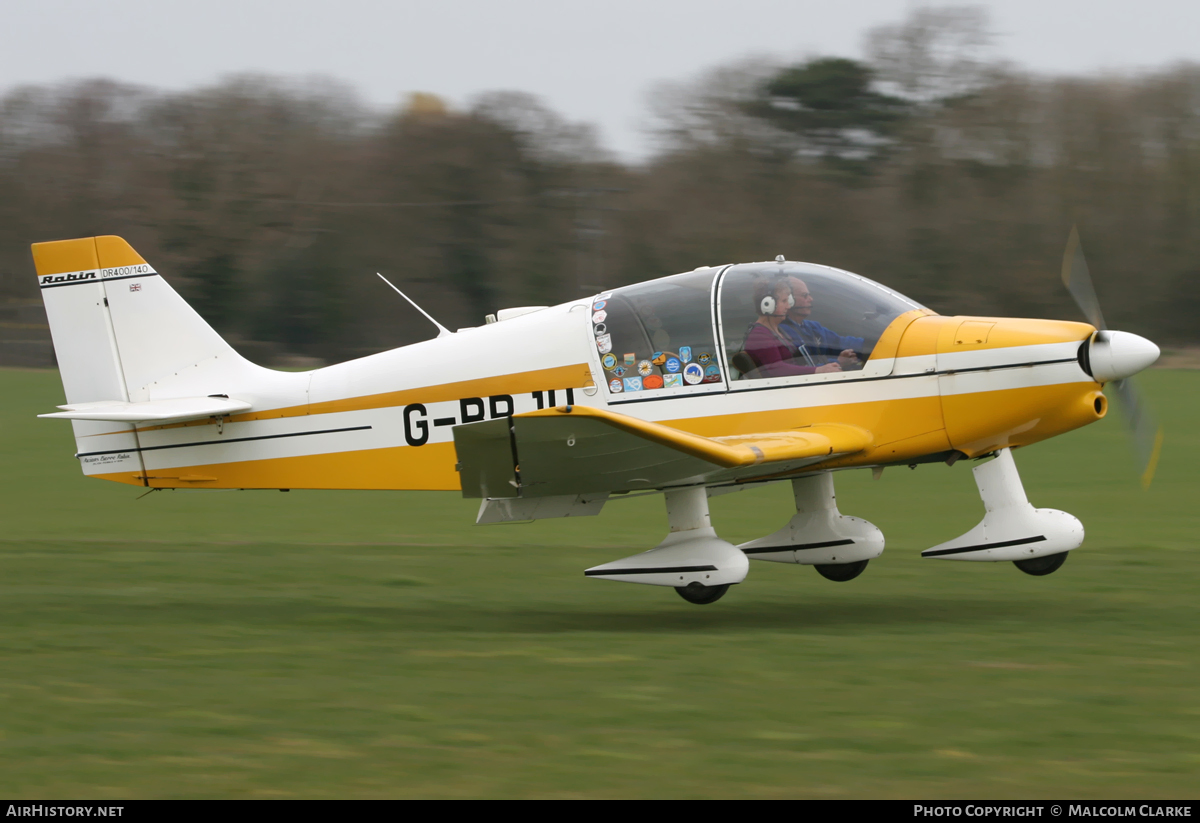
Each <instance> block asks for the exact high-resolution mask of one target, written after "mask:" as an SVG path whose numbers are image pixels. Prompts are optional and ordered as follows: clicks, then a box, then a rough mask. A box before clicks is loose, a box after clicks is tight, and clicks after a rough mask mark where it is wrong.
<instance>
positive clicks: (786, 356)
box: [719, 263, 922, 380]
mask: <svg viewBox="0 0 1200 823" xmlns="http://www.w3.org/2000/svg"><path fill="white" fill-rule="evenodd" d="M719 304H720V312H721V332H722V336H723V338H724V341H723V342H724V344H725V352H726V359H727V362H728V363H729V366H730V378H731V379H734V380H754V379H760V378H770V377H792V376H801V375H809V374H816V373H833V372H841V371H856V370H858V369H861V368H862V366H863V364H864V363H865V362H866V361H867V359H868V358H869V357H870V356H871V351H872V349H873V348H874V347H875V343H876V342H877V341H878V340H879V337H880V335H882V334H883V331H884V329H886V328H887V327H888V325H889V324H890V323H891V322H892V320H894V319H895V318H896V317H898V316H899V315H901V314H903V313H904V312H907V311H911V310H913V309H919V308H922V307H921V306H920V305H919V304H918V303H914V302H913V301H911V300H909V299H908V298H906V297H904V296H902V295H900V294H897V293H896V292H894V291H892V290H891V289H888V288H886V287H884V286H881V285H880V284H878V283H876V282H874V281H872V280H868V279H867V278H865V277H859V276H858V275H856V274H850V273H849V272H845V271H841V270H839V269H832V268H829V267H827V266H817V265H813V264H808V263H783V264H780V263H751V264H746V265H740V266H733V267H732V268H730V269H729V270H728V271H727V272H726V273H725V275H724V277H722V279H721V293H720V298H719Z"/></svg>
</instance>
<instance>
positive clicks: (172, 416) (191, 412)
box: [38, 397, 250, 423]
mask: <svg viewBox="0 0 1200 823" xmlns="http://www.w3.org/2000/svg"><path fill="white" fill-rule="evenodd" d="M59 408H60V409H62V411H60V412H54V413H52V414H39V415H38V417H47V418H51V419H55V420H112V421H114V422H119V423H148V422H151V421H153V422H155V423H165V422H175V421H181V420H196V419H199V418H203V417H222V416H224V415H227V414H240V413H241V412H244V411H249V410H250V404H249V403H247V402H246V401H245V400H232V399H230V398H228V397H178V398H173V399H171V400H149V401H145V402H142V403H125V402H122V401H119V400H102V401H100V402H98V403H75V404H73V405H67V406H59Z"/></svg>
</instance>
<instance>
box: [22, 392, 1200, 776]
mask: <svg viewBox="0 0 1200 823" xmlns="http://www.w3.org/2000/svg"><path fill="white" fill-rule="evenodd" d="M1143 383H1144V386H1145V387H1146V389H1147V390H1148V391H1149V393H1150V394H1151V396H1152V397H1153V398H1154V399H1155V402H1156V405H1157V408H1158V410H1159V413H1160V415H1161V417H1162V418H1163V422H1164V423H1165V425H1166V426H1167V431H1168V436H1167V449H1166V451H1165V453H1164V455H1163V459H1162V463H1161V467H1160V470H1159V474H1158V478H1157V479H1156V481H1155V486H1154V488H1153V489H1152V490H1151V491H1150V492H1148V493H1144V492H1142V490H1141V489H1140V488H1139V487H1138V484H1137V480H1136V476H1135V475H1136V473H1135V471H1134V469H1133V466H1132V458H1131V457H1130V454H1129V449H1128V447H1127V446H1126V444H1125V442H1124V436H1123V433H1122V431H1121V427H1120V420H1119V418H1118V415H1116V414H1115V413H1114V414H1113V415H1112V417H1110V418H1109V419H1107V420H1105V421H1102V422H1101V423H1099V424H1097V425H1095V426H1091V427H1089V428H1087V429H1084V430H1081V431H1079V432H1075V433H1072V434H1070V435H1067V436H1065V437H1061V438H1058V439H1056V440H1053V441H1050V442H1048V443H1044V444H1041V445H1039V446H1035V447H1033V448H1029V449H1025V450H1023V451H1022V452H1020V453H1018V454H1017V462H1018V465H1019V466H1020V467H1021V469H1022V471H1023V474H1024V478H1025V482H1026V487H1027V489H1028V491H1029V494H1030V497H1031V499H1032V500H1033V501H1034V502H1035V503H1036V504H1037V505H1041V506H1052V507H1056V508H1062V509H1065V510H1066V511H1070V512H1072V513H1073V514H1075V515H1077V516H1079V517H1080V518H1081V519H1082V520H1083V521H1084V524H1085V525H1086V527H1087V529H1088V538H1087V541H1086V543H1085V544H1084V546H1083V547H1082V548H1081V549H1079V550H1078V551H1076V552H1074V553H1073V554H1072V557H1071V558H1070V560H1069V561H1068V562H1067V564H1066V565H1065V566H1064V567H1063V568H1062V570H1061V571H1059V572H1058V573H1056V574H1054V575H1052V576H1050V577H1045V578H1034V577H1029V576H1026V575H1024V574H1021V573H1020V572H1018V571H1017V570H1016V569H1015V568H1013V566H1012V565H1011V564H1008V563H1004V564H976V563H950V562H937V561H927V560H926V561H923V560H921V559H920V558H919V557H918V552H919V550H920V549H923V548H927V547H929V546H931V545H933V544H935V543H938V542H940V541H942V540H946V539H949V538H950V537H953V536H954V535H956V534H958V533H960V532H962V531H965V530H966V529H967V528H969V527H970V526H972V525H974V523H975V522H977V520H978V519H979V516H980V515H981V513H982V510H981V506H980V503H979V501H978V497H977V494H976V491H975V487H974V484H973V483H972V481H971V477H970V466H969V465H968V464H959V465H957V466H955V467H953V468H947V467H945V466H940V465H939V466H922V467H920V468H918V469H917V470H916V471H909V470H907V469H899V470H897V469H888V470H887V471H886V472H885V473H884V476H883V478H882V479H881V480H879V481H872V480H871V477H870V474H869V473H868V472H862V471H860V472H844V473H841V474H839V475H838V477H837V483H838V490H839V502H840V504H841V508H842V510H843V511H845V512H847V513H849V514H855V515H860V516H863V517H866V518H868V519H870V520H872V521H873V522H875V523H876V524H877V525H879V526H880V527H881V528H882V529H883V531H884V533H885V534H886V535H887V537H888V550H887V551H886V552H885V554H884V556H883V557H882V558H880V559H879V560H876V561H873V562H872V563H871V567H870V568H869V569H868V570H867V572H866V573H865V574H864V575H863V576H862V577H860V578H859V579H857V580H855V581H853V582H851V583H844V584H838V583H832V582H829V581H826V580H824V579H822V578H820V577H819V576H818V575H817V574H816V573H815V572H814V571H813V570H811V569H807V568H802V567H792V566H784V565H779V564H772V563H754V564H752V566H751V572H750V577H749V578H748V579H747V581H746V583H745V584H743V585H741V586H738V587H735V588H734V589H732V590H731V591H730V593H729V594H728V595H727V596H726V597H725V599H723V600H722V601H720V602H719V603H717V604H714V605H712V606H704V607H698V606H692V605H689V604H687V603H685V602H683V601H682V600H681V599H680V598H678V597H677V596H676V595H675V593H674V592H671V591H669V590H667V589H660V588H657V587H651V586H633V585H626V584H617V583H611V582H605V581H596V580H587V579H585V578H584V577H583V575H582V571H583V569H584V568H586V567H588V566H590V565H594V564H596V563H600V562H603V561H606V560H610V559H615V558H617V557H621V556H624V555H626V554H630V553H632V552H634V551H638V550H642V549H645V548H649V547H650V546H652V545H654V543H656V542H657V541H658V540H659V539H660V538H661V537H662V535H663V534H664V532H665V526H666V524H665V516H664V514H663V511H662V505H661V500H660V499H658V498H645V499H638V500H630V501H624V502H615V503H612V504H610V505H609V506H608V507H607V508H606V510H605V511H604V513H603V515H602V516H600V517H597V518H584V519H579V520H567V521H546V522H541V523H536V524H532V525H523V526H493V527H475V526H473V525H471V524H472V522H473V515H474V510H475V504H474V503H472V502H471V501H463V500H461V499H459V498H458V496H457V495H456V494H450V493H420V492H414V493H383V492H380V493H372V492H365V493H364V492H302V491H295V492H291V493H290V494H280V493H278V492H225V493H215V492H214V493H171V492H162V493H157V494H152V495H150V496H148V497H146V498H145V499H141V500H139V499H137V497H138V495H139V494H140V492H139V490H137V489H134V488H130V487H124V486H118V485H116V484H109V483H102V482H99V481H89V480H85V479H84V478H83V477H82V476H81V475H80V473H79V469H78V467H77V464H76V461H75V460H73V459H72V458H71V453H72V451H73V443H72V441H71V438H70V434H69V431H68V427H67V425H66V424H63V423H60V422H56V421H45V420H37V419H35V418H34V415H35V414H36V413H38V412H41V411H47V410H50V409H52V408H53V406H54V405H55V404H56V403H58V402H62V401H61V388H60V386H59V384H58V379H57V375H56V374H54V373H52V372H34V371H16V370H7V371H0V391H2V392H3V396H4V398H5V401H4V403H3V408H2V410H0V455H2V456H3V458H4V462H3V467H4V471H3V476H0V522H2V523H3V527H4V528H3V530H2V534H0V796H19V797H46V798H65V797H81V796H84V797H94V798H109V797H112V798H129V797H481V796H486V797H532V796H540V797H583V796H588V797H974V798H981V797H990V798H1003V797H1191V798H1194V797H1196V796H1197V795H1198V794H1200V792H1198V789H1197V787H1198V786H1200V780H1198V779H1197V777H1198V774H1200V688H1198V687H1197V679H1198V677H1197V676H1198V674H1200V663H1198V661H1200V615H1198V613H1197V593H1198V592H1200V586H1198V584H1197V580H1198V572H1200V560H1198V557H1197V553H1196V552H1195V551H1194V547H1195V544H1196V534H1197V531H1198V527H1200V514H1198V512H1200V505H1198V500H1200V496H1198V494H1197V492H1198V491H1200V483H1198V477H1200V475H1198V472H1197V469H1196V466H1197V464H1198V463H1200V430H1198V428H1197V426H1196V421H1195V409H1196V408H1197V407H1200V372H1185V371H1173V372H1171V371H1159V372H1153V373H1150V374H1148V375H1146V379H1145V380H1144V381H1143ZM789 504H790V499H789V488H788V487H787V486H786V484H784V485H775V486H771V487H768V488H765V489H759V490H754V491H746V492H742V493H739V494H733V495H728V496H725V497H720V498H716V499H714V500H713V513H714V520H715V521H716V525H717V527H718V531H719V532H720V533H721V534H722V535H723V536H725V537H726V538H728V539H732V540H735V541H742V540H747V539H750V538H752V537H757V536H761V535H762V534H765V533H767V532H768V531H772V530H774V529H775V528H777V527H778V526H779V525H781V524H782V523H783V522H784V521H785V520H786V519H787V517H788V516H789V515H790V505H789Z"/></svg>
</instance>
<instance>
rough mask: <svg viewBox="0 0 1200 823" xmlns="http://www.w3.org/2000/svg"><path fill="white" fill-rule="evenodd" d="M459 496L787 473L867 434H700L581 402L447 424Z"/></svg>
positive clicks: (840, 429) (849, 430) (839, 430)
mask: <svg viewBox="0 0 1200 823" xmlns="http://www.w3.org/2000/svg"><path fill="white" fill-rule="evenodd" d="M454 440H455V448H456V450H457V452H458V459H459V471H460V473H461V479H462V488H463V496H465V497H517V496H520V497H542V496H546V495H563V494H583V493H587V492H602V491H628V490H633V489H656V488H662V487H664V486H669V485H680V484H683V483H706V482H718V481H725V480H735V479H742V478H750V477H760V476H764V475H769V474H777V473H780V472H787V471H792V470H794V469H796V468H800V467H802V466H806V465H810V464H813V463H818V462H820V461H822V460H825V459H827V458H829V457H833V456H836V455H843V454H850V453H853V452H857V451H860V450H862V449H863V448H866V447H867V446H869V445H870V444H871V442H872V437H871V434H870V432H868V431H866V430H865V429H861V428H859V427H857V426H850V425H846V424H841V423H825V424H818V425H814V426H807V427H804V428H799V429H793V430H791V431H785V432H770V433H764V434H746V435H732V436H727V437H702V436H700V435H696V434H690V433H688V432H684V431H680V430H679V429H675V428H672V427H670V426H664V425H662V424H661V423H651V422H648V421H645V420H639V419H637V418H635V417H630V416H628V415H624V414H618V413H616V412H611V411H606V410H603V409H595V408H590V407H586V406H559V407H557V408H551V409H543V410H541V411H535V412H528V413H526V414H521V415H517V416H515V417H513V418H512V423H511V426H509V425H508V421H506V420H489V421H486V422H485V423H473V424H468V425H465V426H457V427H455V429H454Z"/></svg>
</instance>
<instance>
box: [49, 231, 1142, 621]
mask: <svg viewBox="0 0 1200 823" xmlns="http://www.w3.org/2000/svg"><path fill="white" fill-rule="evenodd" d="M33 258H34V262H35V264H36V269H37V275H38V280H39V285H40V287H41V293H42V297H43V299H44V301H45V306H46V313H47V315H48V317H49V322H50V328H51V333H52V335H53V339H54V348H55V354H56V356H57V358H58V363H59V370H60V373H61V376H62V381H63V388H64V390H65V394H66V404H65V405H63V406H60V407H59V408H60V411H58V412H54V413H49V414H43V415H40V416H41V417H48V418H57V419H66V420H70V421H71V422H72V426H73V428H74V433H75V442H76V446H77V454H76V455H75V456H76V458H77V459H78V460H79V462H80V465H81V466H82V468H83V473H84V474H85V475H87V476H89V477H98V478H102V479H105V480H113V481H116V482H119V483H128V484H130V485H133V486H141V487H145V488H149V489H283V490H288V489H443V490H452V489H461V490H462V493H463V495H464V496H465V497H468V498H478V499H479V500H480V501H481V502H480V508H479V514H478V517H477V522H478V523H481V524H485V523H500V522H512V521H527V520H536V519H541V518H551V517H576V516H586V515H595V514H597V513H598V512H599V511H600V510H601V508H602V507H603V506H604V505H605V503H606V502H607V501H609V500H610V499H612V498H614V497H619V496H628V495H631V494H639V493H659V492H661V493H662V494H663V495H664V497H665V500H666V509H667V516H668V521H669V524H670V531H669V533H668V534H667V536H666V537H665V538H664V539H663V540H662V542H661V543H659V544H658V545H657V546H656V547H655V548H653V549H650V550H649V551H645V552H642V553H640V554H635V555H633V556H631V557H626V558H623V559H620V560H615V561H613V562H610V563H605V564H603V565H599V566H596V567H594V568H591V569H587V570H586V571H585V574H586V575H587V576H589V577H595V578H602V579H606V580H617V581H625V582H631V583H643V584H649V585H654V586H668V587H671V588H674V589H675V590H676V591H677V592H679V594H680V595H681V596H682V597H683V598H684V599H685V600H687V601H689V602H691V603H700V604H703V603H711V602H713V601H715V600H717V599H718V598H720V597H721V596H722V595H723V594H725V592H726V591H727V590H728V588H729V586H730V585H732V584H735V583H740V582H742V580H743V579H745V577H746V573H747V571H748V569H749V561H750V560H751V559H754V560H767V561H775V562H781V563H794V564H799V565H811V566H815V567H816V569H817V571H818V572H820V573H821V574H822V575H823V576H825V577H826V578H829V579H831V580H836V581H845V580H850V579H852V578H854V577H856V576H858V575H859V574H860V573H861V572H862V571H863V569H864V568H865V567H866V565H867V563H868V561H869V560H871V559H872V558H875V557H878V556H879V555H880V554H881V553H882V552H883V548H884V537H883V534H882V533H881V532H880V530H879V529H878V528H876V527H875V526H874V525H872V524H871V523H869V522H867V521H866V520H862V519H860V518H856V517H849V516H845V515H842V514H841V513H840V512H839V511H838V508H837V503H836V498H835V494H834V487H833V472H834V471H836V470H841V469H851V468H871V469H873V470H874V471H876V472H880V471H882V470H883V468H884V467H887V466H915V465H916V464H919V463H935V462H944V463H948V464H953V463H954V462H955V461H956V460H959V459H962V458H983V457H985V456H994V459H992V460H989V461H987V462H982V463H980V465H978V466H977V467H976V468H975V469H974V476H975V481H976V484H977V485H978V487H979V492H980V495H981V497H982V499H983V502H984V504H985V509H986V514H985V515H984V518H983V520H982V521H981V522H980V523H979V525H978V526H976V527H975V528H973V529H971V530H970V531H968V532H967V533H965V534H963V535H961V536H959V537H957V538H955V539H953V540H950V541H947V542H944V543H941V544H940V545H937V546H934V547H932V548H930V549H928V550H926V551H924V552H923V553H922V554H923V556H925V557H930V558H938V559H943V560H974V561H1013V562H1015V563H1016V565H1017V567H1018V568H1020V569H1021V570H1022V571H1024V572H1027V573H1029V574H1033V575H1043V574H1048V573H1050V572H1053V571H1054V570H1056V569H1057V568H1058V567H1059V566H1060V565H1061V564H1062V562H1063V560H1064V559H1065V558H1066V556H1067V552H1069V551H1071V550H1072V549H1075V548H1077V547H1078V546H1079V545H1081V543H1082V542H1083V536H1084V532H1083V526H1082V525H1081V524H1080V522H1079V521H1078V520H1077V519H1075V518H1074V517H1072V516H1071V515H1069V514H1066V513H1064V512H1060V511H1054V510H1050V509H1036V508H1034V507H1033V506H1032V505H1031V504H1030V503H1029V501H1028V499H1027V498H1026V495H1025V491H1024V489H1023V487H1022V484H1021V479H1020V477H1019V475H1018V473H1017V469H1016V465H1015V463H1014V462H1013V458H1012V454H1011V451H1010V450H1012V449H1015V448H1018V447H1021V446H1028V445H1030V444H1033V443H1037V442H1039V441H1041V440H1045V439H1046V438H1049V437H1053V436H1055V435H1058V434H1062V433H1063V432H1067V431H1070V430H1072V429H1076V428H1079V427H1080V426H1084V425H1087V424H1088V423H1092V422H1094V421H1096V420H1099V419H1100V418H1102V417H1104V415H1105V413H1106V411H1107V399H1106V398H1105V395H1104V394H1103V393H1102V391H1101V389H1102V387H1103V385H1104V384H1105V383H1108V382H1110V381H1115V382H1116V386H1117V388H1118V391H1119V393H1120V394H1121V395H1122V396H1124V397H1126V398H1127V399H1128V400H1129V401H1130V403H1129V406H1130V408H1131V409H1133V410H1134V411H1135V414H1134V423H1135V434H1136V435H1137V436H1138V442H1140V443H1142V444H1143V447H1144V448H1143V452H1144V454H1143V464H1144V466H1145V469H1146V475H1145V476H1146V479H1147V480H1148V478H1149V476H1150V475H1151V474H1152V472H1153V464H1154V462H1155V460H1156V459H1157V453H1158V449H1159V448H1160V447H1161V442H1162V441H1161V433H1156V432H1155V431H1154V428H1153V425H1152V424H1150V423H1149V421H1148V418H1147V417H1145V415H1144V413H1143V409H1144V407H1143V404H1141V402H1140V400H1139V398H1138V397H1137V395H1136V393H1135V390H1134V388H1133V385H1132V384H1131V383H1130V382H1129V380H1128V378H1130V377H1132V375H1134V374H1135V373H1137V372H1139V371H1141V370H1142V369H1145V368H1146V367H1148V366H1149V365H1150V364H1151V363H1153V362H1154V360H1155V359H1157V357H1158V354H1159V350H1158V347H1157V346H1155V345H1154V344H1153V343H1151V342H1150V341H1149V340H1146V339H1145V338H1142V337H1139V336H1137V335H1134V334H1130V333H1126V332H1119V331H1108V330H1107V329H1106V328H1105V326H1104V321H1103V317H1102V316H1101V314H1100V310H1099V305H1098V303H1097V302H1096V299H1095V294H1094V291H1093V289H1092V286H1091V282H1090V279H1089V276H1088V273H1087V267H1086V263H1085V262H1084V258H1083V255H1082V252H1081V250H1080V248H1079V244H1078V238H1077V235H1076V234H1075V233H1074V232H1072V235H1071V240H1070V242H1069V244H1068V248H1067V253H1066V255H1065V256H1064V263H1063V279H1064V281H1065V282H1066V284H1067V286H1068V288H1069V289H1070V290H1071V292H1072V294H1073V295H1074V296H1075V297H1076V300H1077V302H1078V303H1079V304H1080V307H1081V308H1082V309H1083V311H1084V314H1085V316H1087V317H1088V318H1089V320H1091V323H1090V324H1087V323H1077V322H1066V321H1059V320H1028V319H1009V318H998V317H944V316H940V315H938V314H935V313H934V312H932V311H930V310H929V309H926V308H924V307H923V306H921V305H918V304H917V303H915V302H913V301H912V300H909V299H908V298H906V297H904V296H903V295H900V294H898V293H896V292H894V291H892V290H891V289H888V288H886V287H885V286H882V285H880V284H878V283H875V282H873V281H871V280H868V279H866V278H864V277H860V276H857V275H855V274H851V273H849V272H845V271H841V270H838V269H834V268H830V267H827V266H821V265H814V264H809V263H796V262H789V261H787V260H785V259H784V258H783V257H782V256H780V257H777V258H776V259H775V260H774V261H768V262H762V263H750V264H740V265H724V266H714V267H701V268H697V269H696V270H694V271H691V272H686V273H683V274H678V275H675V276H672V277H664V278H661V279H658V280H652V281H649V282H645V283H640V284H636V285H632V286H626V287H623V288H618V289H613V290H611V291H608V292H604V293H601V294H597V295H595V296H593V297H589V298H586V299H580V300H573V301H570V302H568V303H564V304H562V305H558V306H553V307H524V308H514V309H508V310H502V311H499V312H497V313H496V315H494V316H489V317H488V318H487V320H488V322H487V323H485V324H484V325H482V326H479V327H476V328H469V329H459V330H458V331H457V332H453V333H452V332H450V331H449V330H448V329H445V328H443V327H441V326H440V325H439V326H438V328H439V333H438V336H437V337H435V338H433V339H430V340H426V341H424V342H421V343H416V344H413V345H410V346H404V347H401V348H398V349H394V350H392V351H386V352H382V353H379V354H374V355H371V356H369V357H363V358H360V359H357V360H352V361H349V362H346V363H340V364H337V365H333V366H328V367H325V368H320V369H315V370H312V371H308V372H280V371H274V370H271V369H267V368H263V367H261V366H257V365H255V364H253V363H251V362H249V361H248V360H246V359H245V358H243V357H241V356H240V355H239V354H238V353H237V352H236V351H234V350H233V348H231V347H230V346H229V344H227V343H226V342H225V341H224V340H223V339H222V338H221V337H220V336H219V335H218V334H217V333H216V332H215V331H213V329H212V328H211V327H210V326H209V325H208V324H207V323H206V322H205V321H204V320H203V319H202V318H201V317H200V315H198V314H197V313H196V312H195V311H194V310H192V309H191V308H190V307H189V306H188V305H187V303H186V302H184V300H183V299H182V298H181V297H180V296H179V295H178V294H177V293H176V292H175V290H174V289H172V288H171V286H170V285H169V284H168V283H167V281H166V280H165V279H164V278H163V277H162V276H160V275H159V274H158V272H156V271H155V270H154V268H152V267H151V266H150V265H149V264H148V263H147V262H146V261H145V260H143V259H142V257H141V256H140V255H138V253H137V252H135V251H134V250H133V248H132V247H130V245H129V244H128V243H126V242H125V241H124V240H122V239H121V238H119V237H112V236H106V237H87V238H81V239H75V240H63V241H55V242H48V243H37V244H34V245H33ZM389 285H390V284H389ZM393 288H395V287H394V286H393ZM397 291H399V290H398V289H397ZM406 299H407V298H406ZM410 302H411V301H410ZM414 305H415V304H414ZM426 317H428V315H426ZM429 319H430V320H432V318H429ZM434 322H435V323H436V321H434ZM791 326H794V327H795V328H794V329H791V328H790V327H791ZM797 330H799V331H797ZM789 335H792V336H790V337H789ZM795 335H799V336H798V337H797V336H795ZM1156 438H1157V439H1156ZM783 480H787V481H790V482H791V484H792V488H793V491H794V494H795V504H796V511H795V514H794V515H792V516H791V518H790V519H789V520H788V521H787V522H786V523H785V524H784V525H783V527H782V528H780V529H778V530H777V531H775V532H773V533H771V534H768V535H766V536H764V537H761V538H759V539H757V540H752V541H750V542H748V543H744V544H742V545H740V546H734V545H732V544H731V543H728V542H726V541H724V540H722V539H720V538H719V537H718V536H717V535H716V533H715V532H714V530H713V528H712V525H711V523H710V520H709V507H708V498H709V497H710V496H713V495H718V494H724V493H727V492H734V491H738V490H740V489H743V488H746V487H747V486H749V485H752V484H758V483H765V482H771V481H783ZM764 531H765V528H764Z"/></svg>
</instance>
